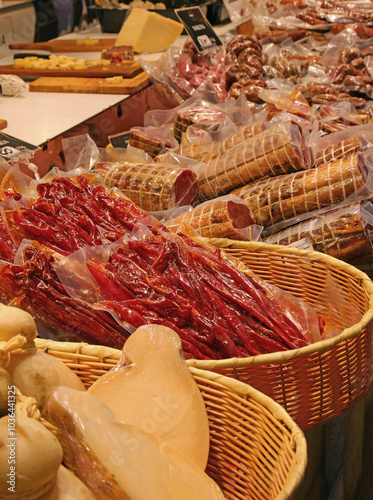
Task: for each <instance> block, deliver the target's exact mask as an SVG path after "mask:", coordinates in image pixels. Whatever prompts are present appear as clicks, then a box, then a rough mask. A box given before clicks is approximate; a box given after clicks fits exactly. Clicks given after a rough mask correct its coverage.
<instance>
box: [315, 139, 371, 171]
mask: <svg viewBox="0 0 373 500" xmlns="http://www.w3.org/2000/svg"><path fill="white" fill-rule="evenodd" d="M367 144H368V142H367V141H366V140H365V139H364V138H363V137H361V136H359V135H355V136H354V137H349V138H348V139H344V140H343V141H339V142H337V143H336V144H333V145H332V146H329V147H327V148H325V149H321V150H319V151H318V152H317V154H316V155H315V163H314V167H319V166H320V165H323V164H324V163H330V162H333V161H335V160H339V159H340V158H344V157H345V158H346V157H347V156H349V155H351V154H354V153H361V152H363V151H364V149H365V148H366V146H367Z"/></svg>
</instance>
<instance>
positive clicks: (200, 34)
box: [175, 7, 223, 52]
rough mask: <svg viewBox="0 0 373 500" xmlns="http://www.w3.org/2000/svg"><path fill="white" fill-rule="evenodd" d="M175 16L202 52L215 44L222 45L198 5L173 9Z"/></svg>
mask: <svg viewBox="0 0 373 500" xmlns="http://www.w3.org/2000/svg"><path fill="white" fill-rule="evenodd" d="M175 12H176V14H177V16H178V17H179V19H180V21H181V22H182V23H183V25H184V26H185V29H186V31H187V32H188V34H189V35H190V37H191V38H192V40H193V42H194V44H195V46H196V47H197V50H198V51H199V52H203V51H204V50H207V49H210V48H211V47H214V46H217V45H223V43H222V41H221V40H220V38H219V37H218V35H217V34H216V33H215V31H214V29H213V27H212V26H211V24H210V23H209V22H208V20H207V18H206V17H205V16H204V14H203V12H202V11H201V9H200V8H199V7H187V8H185V9H175Z"/></svg>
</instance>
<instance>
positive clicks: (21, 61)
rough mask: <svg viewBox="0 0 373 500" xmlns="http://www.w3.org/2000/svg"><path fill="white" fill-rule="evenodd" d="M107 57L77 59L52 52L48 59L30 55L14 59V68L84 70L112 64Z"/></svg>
mask: <svg viewBox="0 0 373 500" xmlns="http://www.w3.org/2000/svg"><path fill="white" fill-rule="evenodd" d="M110 64H111V63H110V61H109V60H106V59H77V58H76V57H74V56H65V55H56V54H51V55H50V56H49V57H48V59H46V58H44V57H37V56H28V57H23V58H17V59H14V64H13V66H14V68H18V69H23V68H24V69H38V70H45V69H48V70H70V69H74V70H76V71H79V70H80V71H82V70H86V69H89V68H98V67H101V68H103V69H104V68H106V67H107V66H110Z"/></svg>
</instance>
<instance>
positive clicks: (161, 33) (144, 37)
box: [115, 9, 183, 53]
mask: <svg viewBox="0 0 373 500" xmlns="http://www.w3.org/2000/svg"><path fill="white" fill-rule="evenodd" d="M182 31H183V25H182V24H181V23H178V22H176V21H174V20H173V19H168V18H166V17H163V16H161V15H160V14H157V13H155V12H150V11H148V10H146V9H132V10H131V12H130V13H129V15H128V17H127V19H126V20H125V21H124V23H123V26H122V28H121V30H120V32H119V33H118V37H117V39H116V42H115V45H116V46H118V45H132V47H133V50H134V51H135V52H137V53H139V52H162V51H164V50H167V49H168V47H169V46H170V45H172V44H173V43H174V42H175V41H176V40H177V39H178V37H179V36H180V35H181V32H182Z"/></svg>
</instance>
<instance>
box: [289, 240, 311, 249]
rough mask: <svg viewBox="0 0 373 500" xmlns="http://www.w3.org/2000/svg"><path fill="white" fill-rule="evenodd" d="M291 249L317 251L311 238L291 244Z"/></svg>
mask: <svg viewBox="0 0 373 500" xmlns="http://www.w3.org/2000/svg"><path fill="white" fill-rule="evenodd" d="M288 246H289V247H295V248H301V249H302V250H315V249H314V247H313V245H312V242H311V240H310V239H309V238H302V239H301V240H297V241H293V243H289V245H288Z"/></svg>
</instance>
